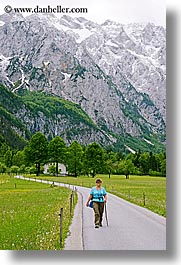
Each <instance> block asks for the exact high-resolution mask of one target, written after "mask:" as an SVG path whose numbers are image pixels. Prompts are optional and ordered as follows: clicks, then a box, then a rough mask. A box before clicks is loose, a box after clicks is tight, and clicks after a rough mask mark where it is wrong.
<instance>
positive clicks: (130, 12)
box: [0, 0, 166, 27]
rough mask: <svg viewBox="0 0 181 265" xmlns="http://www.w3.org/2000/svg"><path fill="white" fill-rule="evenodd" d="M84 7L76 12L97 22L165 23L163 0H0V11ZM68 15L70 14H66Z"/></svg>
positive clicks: (164, 2) (164, 3)
mask: <svg viewBox="0 0 181 265" xmlns="http://www.w3.org/2000/svg"><path fill="white" fill-rule="evenodd" d="M6 5H11V6H12V7H32V8H34V7H36V6H37V5H39V6H41V7H46V6H47V5H50V6H51V7H56V6H57V5H61V6H62V7H70V8H72V7H86V8H88V14H82V15H81V14H77V15H76V16H84V17H86V18H88V19H90V20H93V21H95V22H98V23H102V22H104V21H105V20H106V19H110V20H113V21H117V22H121V23H131V22H153V23H155V24H156V25H162V26H164V27H165V24H166V1H165V0H29V1H25V0H0V13H4V7H5V6H6ZM68 15H70V14H68Z"/></svg>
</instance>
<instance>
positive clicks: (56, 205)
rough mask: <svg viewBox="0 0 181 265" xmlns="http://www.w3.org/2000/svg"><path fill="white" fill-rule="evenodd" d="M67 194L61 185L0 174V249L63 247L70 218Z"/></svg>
mask: <svg viewBox="0 0 181 265" xmlns="http://www.w3.org/2000/svg"><path fill="white" fill-rule="evenodd" d="M70 194H71V191H70V190H69V189H67V188H64V187H63V188H62V187H51V185H47V184H41V183H37V182H32V181H26V180H20V179H14V178H13V177H10V176H8V175H0V249H10V250H59V249H62V248H63V247H64V241H65V238H66V237H67V233H68V230H69V225H70V223H71V218H72V217H71V216H70V214H69V213H70V208H69V198H70ZM76 200H77V197H76ZM61 207H63V210H64V212H63V245H62V248H61V247H60V243H59V227H60V219H59V212H60V208H61Z"/></svg>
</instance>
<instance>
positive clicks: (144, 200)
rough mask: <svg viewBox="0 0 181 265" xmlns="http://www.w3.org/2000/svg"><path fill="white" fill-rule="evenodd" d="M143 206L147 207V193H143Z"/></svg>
mask: <svg viewBox="0 0 181 265" xmlns="http://www.w3.org/2000/svg"><path fill="white" fill-rule="evenodd" d="M143 205H144V206H145V205H146V194H145V192H143Z"/></svg>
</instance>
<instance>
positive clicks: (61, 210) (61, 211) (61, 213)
mask: <svg viewBox="0 0 181 265" xmlns="http://www.w3.org/2000/svg"><path fill="white" fill-rule="evenodd" d="M59 216H60V247H61V248H62V232H63V227H62V221H63V208H60V213H59Z"/></svg>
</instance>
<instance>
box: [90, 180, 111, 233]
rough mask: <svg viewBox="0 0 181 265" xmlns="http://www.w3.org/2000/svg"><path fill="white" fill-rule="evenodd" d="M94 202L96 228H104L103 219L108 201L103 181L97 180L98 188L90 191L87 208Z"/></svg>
mask: <svg viewBox="0 0 181 265" xmlns="http://www.w3.org/2000/svg"><path fill="white" fill-rule="evenodd" d="M91 200H92V201H93V209H94V214H95V228H99V227H100V226H101V227H102V217H103V212H104V204H105V203H106V201H107V192H106V190H105V188H103V187H102V180H101V179H100V178H98V179H96V186H95V187H93V188H92V189H91V191H90V195H89V198H88V200H87V202H86V206H87V207H88V206H89V202H90V201H91Z"/></svg>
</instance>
